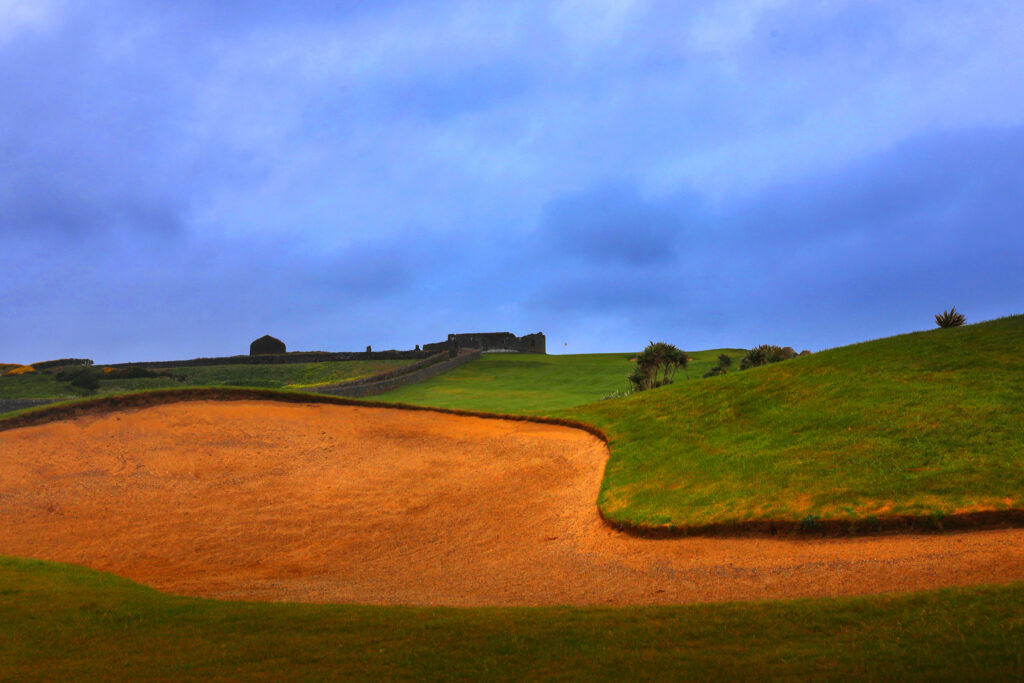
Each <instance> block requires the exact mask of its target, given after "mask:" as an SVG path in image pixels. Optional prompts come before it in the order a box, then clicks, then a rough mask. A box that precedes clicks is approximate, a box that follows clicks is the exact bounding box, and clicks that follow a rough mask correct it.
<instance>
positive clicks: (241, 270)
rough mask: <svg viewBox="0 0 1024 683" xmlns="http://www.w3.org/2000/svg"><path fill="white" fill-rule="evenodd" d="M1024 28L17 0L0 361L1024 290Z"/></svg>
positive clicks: (196, 351)
mask: <svg viewBox="0 0 1024 683" xmlns="http://www.w3.org/2000/svg"><path fill="white" fill-rule="evenodd" d="M211 6H212V7H211ZM1021 36H1024V5H1022V4H1021V3H1019V2H1016V1H1008V2H998V1H993V2H986V3H976V2H966V1H965V2H943V1H942V0H928V1H927V2H913V1H909V0H908V1H902V0H901V1H900V2H870V1H860V2H842V1H838V0H837V1H828V0H822V1H805V2H773V1H755V0H747V1H744V2H707V3H669V2H640V1H637V2H631V1H626V0H623V1H619V2H599V1H588V2H582V1H565V2H557V1H551V2H549V1H544V2H514V3H493V2H492V3H484V2H458V1H446V2H401V1H392V2H374V3H360V2H337V3H325V2H292V3H271V2H246V3H241V2H217V3H206V2H196V1H183V2H177V3H164V2H159V3H158V2H144V1H142V0H134V1H132V0H124V1H121V0H114V1H107V0H98V1H96V2H90V3H81V2H70V1H68V2H63V1H60V0H31V1H26V2H21V1H19V0H0V93H2V96H0V160H2V161H0V254H2V264H3V266H2V271H0V272H2V275H0V302H2V304H0V361H4V362H21V363H28V362H32V361H39V360H45V359H48V358H58V357H67V356H75V357H88V358H93V359H95V360H96V361H97V362H114V361H131V360H154V359H163V358H191V357H196V356H213V355H230V354H235V353H245V352H246V351H247V349H248V344H249V342H250V341H251V340H252V339H255V338H256V337H259V336H261V335H263V334H265V333H270V334H273V335H275V336H277V337H279V338H281V339H283V340H284V341H285V342H286V343H287V344H288V347H289V349H293V350H316V349H323V350H358V349H362V348H364V347H365V346H366V345H367V344H371V345H372V346H373V347H374V348H411V347H412V346H413V345H414V344H421V343H424V342H430V341H437V340H440V339H443V338H445V336H446V335H447V334H448V333H449V332H469V331H503V330H508V331H511V332H514V333H517V334H525V333H530V332H536V331H538V330H542V331H544V332H545V333H546V334H547V336H548V347H549V350H550V351H552V352H570V353H572V352H575V353H584V352H598V351H629V350H635V349H638V348H641V347H642V346H643V345H645V344H646V343H647V341H648V340H655V341H658V340H663V341H668V342H671V343H674V344H676V345H678V346H679V347H681V348H684V349H690V350H696V349H703V348H716V347H723V346H731V347H749V346H753V345H756V344H761V343H775V344H780V345H788V346H793V347H796V348H797V349H802V348H808V349H812V350H819V349H821V348H826V347H832V346H838V345H842V344H847V343H852V342H856V341H861V340H864V339H869V338H875V337H880V336H886V335H890V334H896V333H900V332H905V331H910V330H916V329H927V328H929V327H931V326H933V318H932V316H933V315H934V314H935V313H938V312H940V311H942V310H943V309H947V308H949V307H950V306H953V305H955V306H956V307H957V308H958V310H961V311H962V312H964V313H965V314H966V315H967V317H968V320H969V321H980V320H984V319H988V318H993V317H998V316H1002V315H1010V314H1015V313H1021V312H1024V268H1022V267H1021V264H1022V262H1024V220H1022V219H1024V78H1021V74H1022V73H1024V39H1022V38H1021Z"/></svg>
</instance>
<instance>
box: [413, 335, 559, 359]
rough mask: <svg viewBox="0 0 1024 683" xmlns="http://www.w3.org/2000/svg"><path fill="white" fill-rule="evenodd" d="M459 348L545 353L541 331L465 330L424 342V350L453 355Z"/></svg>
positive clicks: (491, 351) (487, 351)
mask: <svg viewBox="0 0 1024 683" xmlns="http://www.w3.org/2000/svg"><path fill="white" fill-rule="evenodd" d="M459 349H479V350H481V351H483V352H484V353H502V352H504V353H547V345H546V340H545V338H544V333H543V332H537V333H535V334H527V335H523V336H522V337H517V336H515V335H514V334H512V333H511V332H466V333H462V334H449V335H448V339H447V340H445V341H443V342H437V343H434V344H424V345H423V350H424V351H434V352H436V351H448V352H449V353H450V354H452V355H453V357H454V354H456V353H458V351H459Z"/></svg>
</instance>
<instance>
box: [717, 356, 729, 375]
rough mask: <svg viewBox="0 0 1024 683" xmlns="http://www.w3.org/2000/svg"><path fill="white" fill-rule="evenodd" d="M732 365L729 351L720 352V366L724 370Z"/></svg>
mask: <svg viewBox="0 0 1024 683" xmlns="http://www.w3.org/2000/svg"><path fill="white" fill-rule="evenodd" d="M730 365H732V357H731V356H729V354H727V353H720V354H718V367H719V368H721V369H722V370H723V371H724V370H725V369H726V368H728V367H729V366H730Z"/></svg>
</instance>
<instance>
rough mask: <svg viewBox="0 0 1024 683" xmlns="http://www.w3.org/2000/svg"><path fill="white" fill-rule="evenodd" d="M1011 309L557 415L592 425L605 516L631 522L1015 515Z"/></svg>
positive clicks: (1023, 386)
mask: <svg viewBox="0 0 1024 683" xmlns="http://www.w3.org/2000/svg"><path fill="white" fill-rule="evenodd" d="M1022 377H1024V316H1014V317H1010V318H1003V319H1000V320H995V321H992V322H986V323H980V324H977V325H969V326H966V327H960V328H952V329H935V330H932V331H929V332H918V333H914V334H907V335H901V336H898V337H892V338H889V339H880V340H877V341H871V342H865V343H862V344H855V345H853V346H847V347H843V348H838V349H833V350H830V351H824V352H821V353H817V354H814V355H812V356H808V357H800V358H796V359H793V360H789V361H785V362H782V363H777V364H774V365H769V366H765V367H762V368H756V369H751V370H747V371H743V372H737V373H733V374H730V375H728V376H723V377H713V378H709V379H704V380H701V381H699V382H689V383H678V384H675V385H672V386H669V387H664V388H661V389H655V390H653V391H650V392H645V393H643V394H636V395H633V396H630V397H628V398H623V399H616V400H611V401H603V402H600V403H595V404H592V405H588V406H583V407H578V408H573V409H567V410H565V411H563V412H562V415H564V416H566V417H571V418H574V419H578V420H582V421H584V422H589V423H592V424H595V425H598V426H600V427H601V428H602V429H604V430H605V431H606V433H607V434H608V435H609V437H610V440H611V453H612V454H611V458H610V460H609V462H608V466H607V469H606V471H605V479H604V483H603V486H602V490H601V494H600V501H599V504H600V507H601V510H602V511H603V513H604V514H605V515H606V516H607V517H609V518H611V519H613V520H616V521H619V522H622V523H627V524H633V525H639V526H652V527H663V526H676V527H693V526H702V525H709V524H732V523H737V522H741V523H742V522H746V521H750V520H763V519H771V520H788V521H791V522H799V523H801V524H802V525H805V526H807V527H808V528H809V529H813V528H814V525H815V524H816V523H817V522H818V521H819V520H848V521H849V522H851V524H850V527H851V529H854V530H855V529H856V527H857V523H861V526H862V527H863V525H864V524H868V525H870V523H871V522H872V521H873V520H877V519H878V518H884V517H893V516H898V515H914V516H926V517H931V518H933V519H934V521H935V525H936V526H941V525H942V519H943V517H944V516H948V515H951V514H955V513H963V512H972V511H979V510H1005V509H1009V508H1015V509H1020V508H1024V382H1022V381H1021V378H1022Z"/></svg>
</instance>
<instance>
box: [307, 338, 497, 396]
mask: <svg viewBox="0 0 1024 683" xmlns="http://www.w3.org/2000/svg"><path fill="white" fill-rule="evenodd" d="M480 355H481V352H480V351H479V350H477V349H467V350H464V351H462V352H461V353H459V355H457V356H456V357H455V358H448V354H447V352H444V353H439V354H434V355H433V356H432V357H430V358H428V359H426V360H425V361H424V362H422V363H414V364H413V365H411V366H409V367H407V368H401V369H399V370H392V371H391V372H387V373H383V374H381V375H374V376H373V377H366V378H363V379H357V380H353V381H351V382H344V383H342V384H332V385H330V386H325V387H315V388H313V389H311V391H314V392H315V393H318V394H330V395H331V396H347V397H349V398H362V397H363V396H374V395H376V394H383V393H384V392H385V391H391V390H392V389H397V388H398V387H404V386H406V385H409V384H416V383H417V382H422V381H424V380H427V379H430V378H431V377H436V376H438V375H440V374H442V373H444V372H448V371H449V370H452V369H453V368H457V367H459V366H460V365H464V364H466V363H468V362H469V361H471V360H475V359H476V358H479V357H480Z"/></svg>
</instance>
